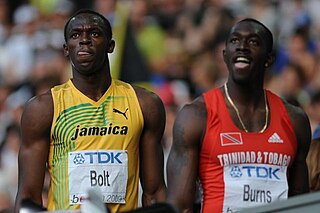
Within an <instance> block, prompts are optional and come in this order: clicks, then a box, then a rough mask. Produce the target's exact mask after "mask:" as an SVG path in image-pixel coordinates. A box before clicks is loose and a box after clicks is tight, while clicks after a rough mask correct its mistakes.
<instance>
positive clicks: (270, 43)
mask: <svg viewBox="0 0 320 213" xmlns="http://www.w3.org/2000/svg"><path fill="white" fill-rule="evenodd" d="M242 22H254V23H256V24H258V25H260V26H261V27H263V28H264V29H265V32H266V40H267V48H268V49H267V50H268V52H269V53H270V52H272V50H273V35H272V32H271V31H270V30H269V28H268V27H267V26H266V25H264V24H263V23H262V22H260V21H258V20H256V19H254V18H245V19H242V20H240V21H238V22H237V23H236V24H235V25H238V24H239V23H242Z"/></svg>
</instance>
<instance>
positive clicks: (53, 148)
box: [48, 79, 144, 212]
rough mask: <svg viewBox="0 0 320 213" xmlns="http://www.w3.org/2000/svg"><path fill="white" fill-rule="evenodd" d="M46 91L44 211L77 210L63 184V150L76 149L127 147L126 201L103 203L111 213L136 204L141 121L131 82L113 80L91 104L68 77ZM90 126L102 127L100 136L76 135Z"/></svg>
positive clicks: (65, 161) (65, 179)
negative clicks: (49, 113) (49, 110)
mask: <svg viewBox="0 0 320 213" xmlns="http://www.w3.org/2000/svg"><path fill="white" fill-rule="evenodd" d="M51 93H52V97H53V103H54V117H53V123H52V128H51V137H50V138H51V139H50V140H51V141H50V152H49V159H48V167H49V172H50V175H51V181H50V189H49V195H48V196H49V198H48V210H59V209H79V208H80V205H71V204H70V199H71V198H70V199H69V197H70V195H69V185H68V154H69V153H70V152H73V151H80V150H127V152H128V183H127V190H126V204H107V206H108V208H109V209H110V210H111V211H112V212H118V211H128V210H131V209H134V208H136V207H137V205H138V185H139V138H140V135H141V131H142V128H143V125H144V124H143V115H142V112H141V109H140V105H139V102H138V99H137V96H136V94H135V91H134V90H133V88H132V86H131V85H129V84H127V83H124V82H122V81H119V80H115V79H114V80H112V83H111V86H110V87H109V89H108V90H107V91H106V93H105V94H104V95H103V96H102V97H101V99H100V100H98V101H97V102H96V101H93V100H91V99H90V98H88V97H87V96H85V95H83V94H82V93H81V92H80V91H79V90H77V88H76V87H75V86H74V85H73V83H72V81H71V80H69V81H68V82H67V83H65V84H62V85H59V86H56V87H54V88H52V89H51ZM90 127H95V128H97V129H98V130H99V129H100V131H101V129H103V128H104V129H107V131H106V132H107V133H106V134H105V135H104V136H100V133H96V134H95V135H90V134H82V133H79V132H81V130H83V129H84V130H87V129H89V128H90ZM81 134H82V135H81ZM83 135H84V136H83ZM74 184H76V183H74Z"/></svg>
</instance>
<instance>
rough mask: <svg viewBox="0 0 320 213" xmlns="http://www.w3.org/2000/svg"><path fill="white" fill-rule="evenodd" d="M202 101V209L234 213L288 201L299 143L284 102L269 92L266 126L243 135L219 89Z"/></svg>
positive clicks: (205, 96) (208, 93)
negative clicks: (204, 114)
mask: <svg viewBox="0 0 320 213" xmlns="http://www.w3.org/2000/svg"><path fill="white" fill-rule="evenodd" d="M203 97H204V100H205V104H206V108H207V112H208V117H207V127H206V133H205V136H204V140H203V144H202V148H201V152H200V166H199V177H200V181H201V186H202V190H203V205H202V211H203V212H210V213H212V212H235V211H239V210H241V209H243V208H248V207H254V206H258V205H265V204H268V203H271V202H274V201H277V200H283V199H287V197H288V181H287V180H288V168H290V166H291V164H292V162H293V159H294V157H295V153H296V150H297V139H296V135H295V132H294V129H293V125H292V123H291V120H290V118H289V115H288V113H287V110H286V108H285V106H284V104H283V102H282V100H281V99H280V98H279V97H278V96H276V95H275V94H273V93H272V92H270V91H267V99H268V104H269V108H270V115H271V116H270V122H269V126H268V128H267V129H266V130H265V131H264V132H263V133H251V132H249V133H247V132H245V131H243V130H241V129H239V128H238V127H236V126H235V124H234V123H233V121H232V119H231V117H230V115H229V113H228V110H227V107H226V103H225V101H224V98H223V96H222V92H221V90H220V89H214V90H211V91H209V92H207V93H204V94H203ZM248 116H250V115H248Z"/></svg>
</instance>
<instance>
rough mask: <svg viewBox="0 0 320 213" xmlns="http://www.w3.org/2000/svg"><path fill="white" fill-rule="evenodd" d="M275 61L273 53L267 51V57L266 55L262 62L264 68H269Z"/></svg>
mask: <svg viewBox="0 0 320 213" xmlns="http://www.w3.org/2000/svg"><path fill="white" fill-rule="evenodd" d="M274 61H275V54H274V53H273V52H272V53H269V54H268V57H267V60H266V62H265V64H264V66H265V68H269V67H271V65H272V64H273V63H274Z"/></svg>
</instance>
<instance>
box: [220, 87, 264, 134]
mask: <svg viewBox="0 0 320 213" xmlns="http://www.w3.org/2000/svg"><path fill="white" fill-rule="evenodd" d="M224 91H225V96H226V99H227V102H229V104H230V105H231V108H232V111H234V112H235V114H234V113H231V114H230V116H231V115H233V116H231V117H232V119H233V121H234V122H235V123H240V125H241V128H242V129H243V130H244V131H245V132H249V131H253V132H256V131H257V132H264V131H265V130H266V128H267V126H268V118H269V108H268V103H267V97H266V92H265V91H264V90H263V102H261V101H260V100H261V99H260V98H259V96H256V97H258V98H256V100H257V101H255V103H254V106H253V107H250V104H248V103H247V104H246V105H243V106H242V107H241V108H240V109H241V110H239V109H238V105H237V104H236V103H235V102H234V100H233V99H232V97H231V96H230V94H229V90H228V86H227V84H225V85H224ZM249 94H251V93H249ZM248 96H250V95H248ZM251 96H252V95H251ZM237 97H238V96H237ZM240 99H241V97H240ZM238 100H239V97H238ZM238 103H239V102H238ZM261 103H263V109H262V108H261V107H260V106H261V105H262V104H261ZM251 106H252V105H251ZM250 108H251V109H250ZM232 111H230V110H229V112H232ZM263 111H264V112H263ZM234 115H236V116H234ZM242 115H243V116H242ZM248 115H250V116H248ZM261 115H264V123H263V126H262V128H261V121H262V119H261ZM242 118H244V119H242ZM247 127H250V128H247ZM256 129H258V130H256Z"/></svg>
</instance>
